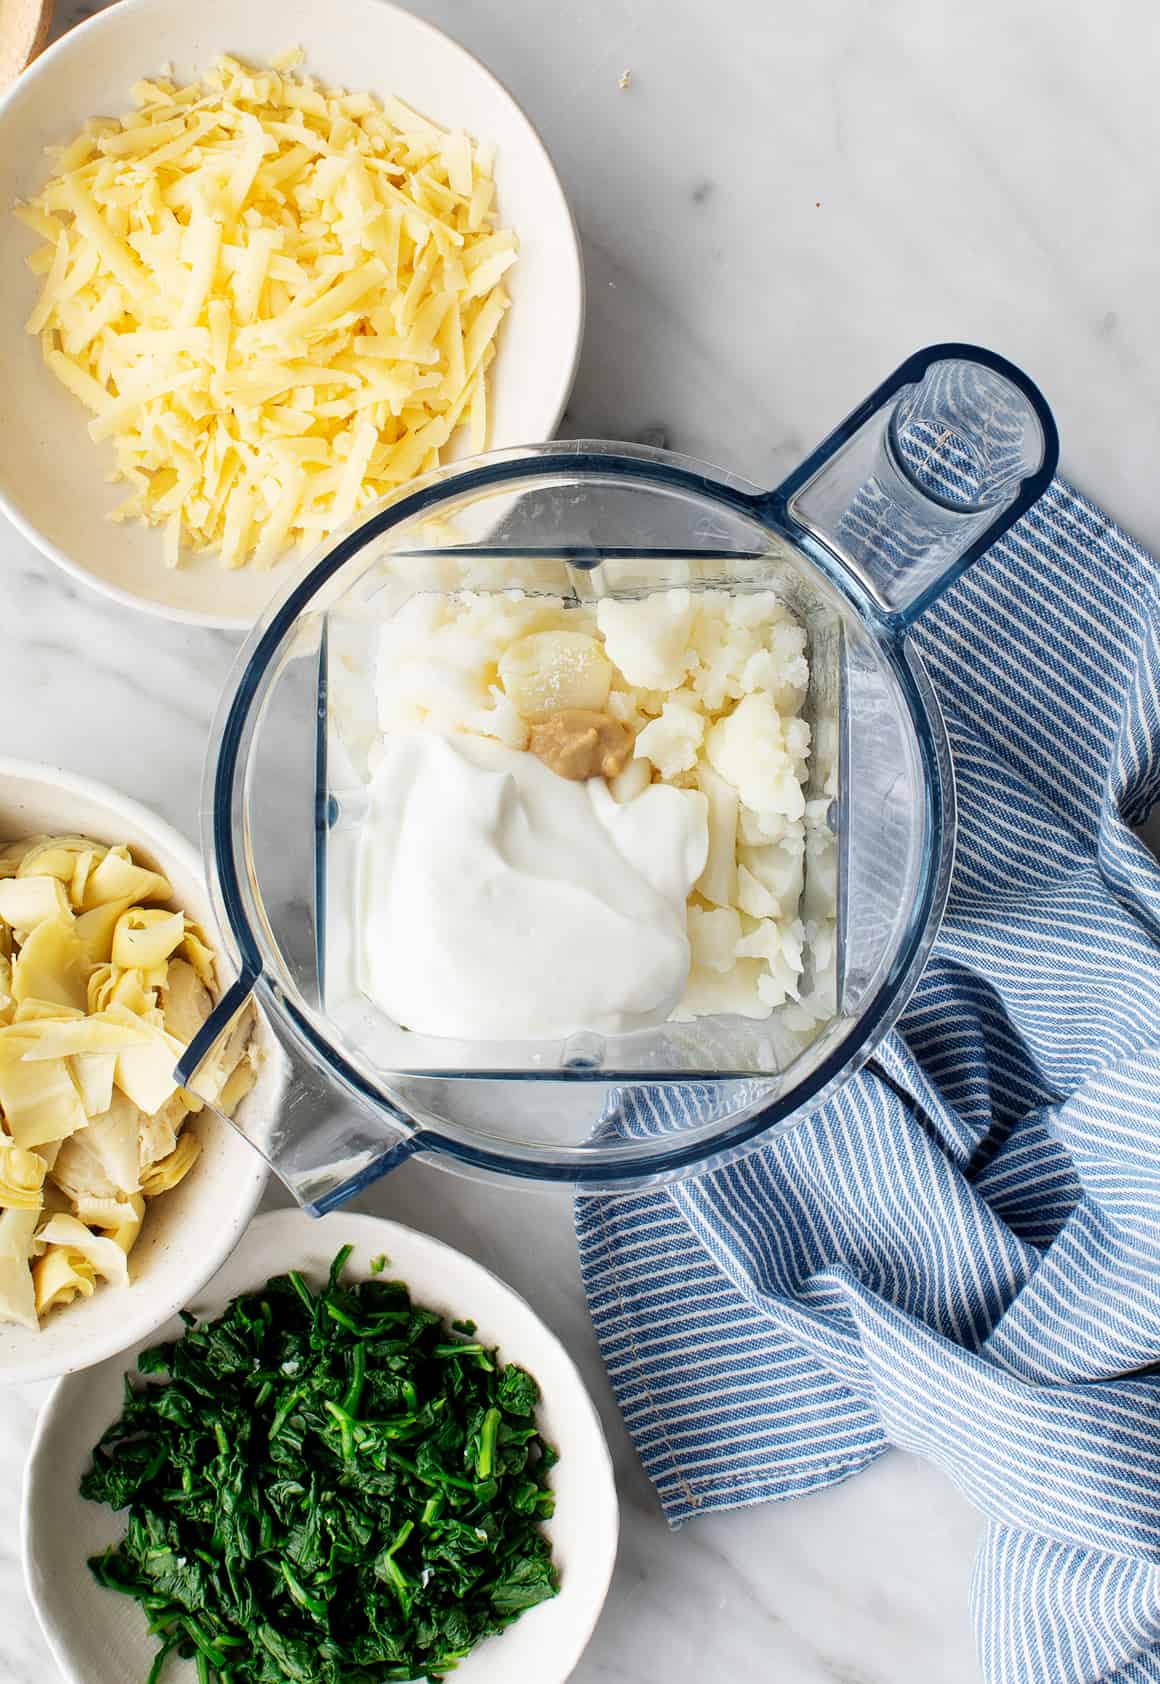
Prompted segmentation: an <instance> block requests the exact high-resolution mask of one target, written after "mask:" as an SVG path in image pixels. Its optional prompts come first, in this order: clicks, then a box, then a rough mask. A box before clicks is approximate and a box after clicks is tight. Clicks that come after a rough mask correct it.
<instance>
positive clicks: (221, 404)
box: [16, 51, 517, 568]
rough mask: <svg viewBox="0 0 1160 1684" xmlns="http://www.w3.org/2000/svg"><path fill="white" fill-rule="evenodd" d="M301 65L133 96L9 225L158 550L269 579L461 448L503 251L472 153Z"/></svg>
mask: <svg viewBox="0 0 1160 1684" xmlns="http://www.w3.org/2000/svg"><path fill="white" fill-rule="evenodd" d="M301 58H302V55H301V53H300V52H297V51H294V52H290V53H283V54H281V55H280V56H279V57H278V58H276V59H275V60H274V61H273V62H272V64H271V66H270V68H269V69H265V70H255V69H251V68H250V67H248V66H246V65H244V64H242V63H241V62H240V61H238V60H237V59H234V58H230V57H223V58H220V59H219V60H218V61H217V63H216V64H215V65H214V67H213V68H212V69H211V70H210V71H209V72H208V73H207V75H206V76H205V77H203V78H202V79H201V80H200V81H198V82H194V83H191V84H190V85H188V86H184V87H181V86H178V85H177V84H176V83H175V82H174V81H173V79H172V78H171V76H170V75H168V74H163V75H160V76H158V77H156V78H154V79H153V80H150V81H144V82H138V83H137V84H136V86H135V87H134V88H133V90H132V97H133V99H134V100H135V101H136V104H137V109H136V110H134V111H132V112H129V113H128V114H126V115H125V116H123V117H121V118H120V119H119V120H116V121H114V120H111V119H106V118H101V119H94V120H92V121H91V122H89V123H87V124H86V125H85V128H84V131H83V132H82V134H80V135H78V136H77V137H76V139H75V140H73V141H72V142H70V144H69V145H68V146H67V147H65V148H63V149H61V150H60V151H59V152H58V153H57V154H56V159H55V161H56V169H57V173H56V175H54V177H53V178H52V180H50V181H49V182H48V184H47V186H46V187H45V188H44V189H43V191H42V192H41V193H40V194H39V195H38V196H37V198H36V199H34V200H33V201H32V202H31V203H30V204H27V205H22V206H20V207H18V209H17V213H16V214H17V215H18V217H19V218H20V220H21V221H22V222H23V223H24V224H25V225H26V226H27V227H29V228H30V229H32V230H33V232H35V233H36V234H38V235H39V236H40V237H41V238H42V239H43V240H44V241H45V242H46V244H44V245H43V246H42V247H41V248H40V249H39V250H38V251H35V252H33V253H32V254H31V256H30V257H29V260H28V262H29V267H30V268H31V269H32V271H33V273H34V274H36V275H39V276H43V282H42V285H41V288H40V294H39V298H38V299H37V302H36V304H35V306H34V308H33V310H32V313H31V314H30V316H29V318H28V322H27V327H28V331H29V333H32V334H35V335H37V336H39V338H40V342H41V346H42V349H43V354H44V360H45V364H46V366H47V367H48V368H49V369H50V370H51V371H52V373H53V374H54V375H55V376H56V377H57V379H58V380H60V382H61V383H62V385H64V386H65V387H66V388H67V389H68V390H69V391H70V392H71V393H72V394H73V396H74V397H76V398H78V399H79V400H80V402H81V403H82V404H84V405H85V407H86V408H87V409H88V410H89V411H90V412H91V416H92V419H91V420H90V422H89V432H90V435H91V436H92V438H93V440H94V441H95V442H97V443H101V442H104V441H109V442H110V443H111V444H112V447H113V450H114V453H115V468H114V471H113V473H112V475H111V478H112V479H113V480H114V481H115V482H123V483H124V484H126V485H127V486H128V487H129V495H128V496H127V497H126V498H125V500H124V501H123V502H122V503H121V504H120V506H119V507H118V508H117V509H116V510H115V511H114V513H113V516H112V518H113V519H114V520H128V519H142V520H145V521H148V522H149V523H150V524H152V525H155V526H157V527H159V528H161V529H162V536H161V540H160V543H159V550H160V554H161V557H162V559H163V561H164V563H165V565H167V566H169V567H176V566H178V565H179V564H180V561H181V557H182V555H183V553H186V554H188V553H189V551H190V550H192V551H195V552H206V551H212V552H216V553H217V554H218V556H219V557H220V560H221V562H222V565H223V566H225V567H227V568H235V567H241V566H244V565H245V564H246V563H247V562H253V564H254V565H256V566H258V567H263V568H264V567H270V566H272V565H273V564H274V563H275V562H276V561H277V560H278V559H279V558H280V557H281V556H282V555H284V554H285V553H286V552H287V551H288V550H290V549H292V548H294V547H295V546H297V545H300V544H311V545H312V544H315V543H318V542H319V541H321V540H323V539H325V538H326V537H327V536H328V535H329V534H330V533H332V532H334V531H336V530H337V529H338V528H340V527H342V526H344V525H345V524H346V523H347V522H349V521H350V520H352V519H353V518H354V517H355V516H356V515H357V514H358V513H359V511H360V510H361V509H363V508H365V507H366V506H367V505H368V504H370V503H373V502H376V501H377V500H378V499H380V498H382V497H384V496H387V495H390V494H393V493H395V492H397V491H398V489H399V488H400V486H402V485H403V484H405V482H406V481H407V480H409V479H412V478H413V477H414V476H415V475H417V474H420V473H424V472H427V471H429V470H430V469H431V468H433V467H437V466H438V465H439V462H440V460H441V456H442V453H443V451H444V450H445V449H446V447H447V445H448V442H449V441H450V439H451V438H452V436H453V434H454V433H455V432H456V430H457V429H458V428H459V427H461V426H462V427H466V428H467V434H468V438H469V440H470V445H471V448H472V449H473V450H483V449H485V448H486V446H487V433H488V422H489V414H490V408H491V406H490V403H489V401H488V395H487V388H486V382H487V375H488V369H489V368H490V365H491V362H492V360H493V358H494V356H495V349H496V336H497V333H498V331H499V327H500V323H501V321H502V319H503V315H504V313H505V311H506V310H507V308H508V305H509V302H510V300H509V297H508V294H507V292H506V291H505V289H504V284H503V283H504V278H505V276H506V275H507V272H508V270H509V269H510V267H511V265H512V264H513V263H514V262H515V261H516V256H517V242H516V237H515V235H514V233H512V232H511V231H510V230H509V229H502V228H499V227H498V226H497V216H496V212H495V209H494V199H495V183H494V179H493V165H494V151H493V149H492V148H491V147H488V146H483V145H479V144H477V143H476V142H474V141H473V140H471V139H470V138H469V137H468V136H467V135H466V134H464V133H463V132H462V131H461V130H455V131H453V132H450V133H448V132H445V131H444V130H442V129H440V128H438V127H437V126H436V125H435V124H434V123H432V122H429V121H428V119H427V118H425V117H421V116H420V115H419V114H418V113H417V112H415V111H412V110H411V109H410V107H409V106H407V105H405V104H404V103H403V102H402V101H401V100H399V99H396V98H393V97H391V98H388V99H386V100H384V101H382V102H379V101H378V100H376V99H374V98H373V97H371V96H370V95H367V94H351V93H344V92H339V91H336V90H334V89H330V88H326V87H323V86H322V85H321V84H320V83H318V82H317V81H316V80H315V79H314V78H312V77H309V76H304V75H301V74H300V73H298V70H297V67H298V65H299V64H300V62H301Z"/></svg>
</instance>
